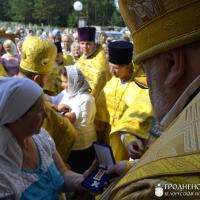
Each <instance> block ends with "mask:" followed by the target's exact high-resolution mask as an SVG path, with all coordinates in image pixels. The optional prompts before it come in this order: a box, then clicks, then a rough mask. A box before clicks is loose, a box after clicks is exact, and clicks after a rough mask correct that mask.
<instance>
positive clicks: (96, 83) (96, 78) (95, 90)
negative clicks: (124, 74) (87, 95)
mask: <svg viewBox="0 0 200 200" xmlns="http://www.w3.org/2000/svg"><path fill="white" fill-rule="evenodd" d="M75 64H76V65H77V66H78V67H79V68H80V70H81V71H82V72H83V74H84V76H85V77H86V79H87V81H88V82H89V84H90V87H91V89H92V92H91V94H92V95H93V96H94V97H95V99H96V98H97V97H98V95H99V93H100V91H101V90H102V88H103V87H104V85H105V84H106V82H107V81H108V80H109V79H110V77H111V73H110V70H109V65H108V60H107V58H106V55H105V52H104V50H103V48H102V47H101V46H97V51H96V52H95V54H94V55H92V56H91V57H89V58H85V57H84V56H83V55H82V56H81V57H80V58H79V59H78V61H77V62H76V63H75Z"/></svg>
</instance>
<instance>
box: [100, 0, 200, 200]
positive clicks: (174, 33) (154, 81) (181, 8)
mask: <svg viewBox="0 0 200 200" xmlns="http://www.w3.org/2000/svg"><path fill="white" fill-rule="evenodd" d="M119 7H120V12H121V14H122V16H123V18H124V20H125V22H126V23H127V26H128V27H129V29H130V31H131V33H132V36H133V40H134V44H135V52H136V55H135V56H134V62H135V63H136V64H140V65H142V66H143V68H144V69H145V72H146V74H147V78H148V85H149V87H150V95H151V100H152V104H153V109H154V113H155V116H156V118H157V119H158V120H159V122H160V124H161V126H162V127H163V129H164V131H163V133H161V136H160V137H159V138H158V139H157V140H156V141H155V142H154V143H153V144H152V145H151V146H150V148H149V149H148V150H147V151H146V152H145V154H144V155H143V156H142V157H141V159H140V161H139V162H137V163H135V164H133V166H132V167H131V168H130V169H129V170H128V171H127V172H126V173H125V175H124V176H123V178H122V179H121V180H120V181H119V182H118V184H117V185H116V186H115V187H114V189H111V193H110V195H108V193H107V198H104V197H105V196H104V195H105V194H106V193H104V195H103V196H104V197H103V196H102V199H110V200H119V199H120V200H139V199H144V200H152V199H158V195H159V196H160V199H164V200H165V199H176V200H182V199H184V200H188V199H193V200H199V199H200V196H199V183H200V165H199V163H200V140H199V139H200V67H199V63H200V57H199V52H200V20H199V16H200V1H196V0H181V1H173V0H169V1H166V0H160V1H154V0H145V1H137V0H133V1H127V0H119ZM167 185H168V186H169V185H171V186H172V185H173V186H176V187H177V186H179V187H177V188H176V187H175V188H174V189H172V188H171V189H169V190H166V186H167ZM186 185H189V186H190V187H186ZM191 186H192V187H191ZM158 187H161V188H163V190H162V193H159V194H158V193H157V192H156V191H157V190H156V188H158ZM180 187H182V188H183V189H182V190H181V189H180ZM178 188H179V189H178ZM107 192H108V191H107ZM166 192H168V193H166ZM170 192H172V193H170ZM195 192H196V193H195Z"/></svg>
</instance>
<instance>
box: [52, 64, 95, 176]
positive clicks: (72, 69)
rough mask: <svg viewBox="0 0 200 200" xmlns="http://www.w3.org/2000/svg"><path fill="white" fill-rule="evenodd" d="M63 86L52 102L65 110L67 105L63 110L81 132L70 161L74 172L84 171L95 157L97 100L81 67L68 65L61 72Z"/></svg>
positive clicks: (60, 109) (68, 161) (59, 108)
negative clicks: (91, 92)
mask: <svg viewBox="0 0 200 200" xmlns="http://www.w3.org/2000/svg"><path fill="white" fill-rule="evenodd" d="M61 82H62V83H61V85H62V87H63V88H64V90H63V91H62V92H61V93H60V94H58V95H57V96H55V97H52V99H51V100H52V102H53V103H54V104H56V105H58V107H57V108H58V111H62V110H63V109H62V108H63V105H66V106H68V109H69V110H68V112H66V110H63V111H64V115H65V116H67V117H68V118H69V119H70V120H71V122H73V123H74V126H75V128H76V129H77V132H78V138H77V140H76V142H75V144H74V146H73V148H72V152H71V154H70V156H69V159H68V160H67V163H69V164H70V166H71V169H72V170H73V171H75V172H79V173H82V172H84V171H85V170H86V169H87V168H88V167H89V166H90V165H91V163H92V161H93V160H94V157H95V153H94V149H93V146H92V144H93V142H94V141H96V139H97V136H96V131H95V126H94V118H95V114H96V105H95V99H94V97H93V96H92V95H91V94H90V91H91V89H90V86H89V84H88V82H87V81H86V79H85V77H84V75H83V73H82V72H81V71H80V69H79V68H78V67H76V66H74V65H71V66H67V67H65V68H64V69H63V70H62V71H61Z"/></svg>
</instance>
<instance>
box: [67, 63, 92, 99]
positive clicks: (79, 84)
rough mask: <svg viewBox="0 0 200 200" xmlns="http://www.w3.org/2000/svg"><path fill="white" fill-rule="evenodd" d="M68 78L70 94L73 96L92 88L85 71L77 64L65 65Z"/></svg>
mask: <svg viewBox="0 0 200 200" xmlns="http://www.w3.org/2000/svg"><path fill="white" fill-rule="evenodd" d="M65 69H66V71H67V79H68V90H67V92H68V94H69V96H70V97H73V96H75V95H77V94H81V93H84V92H86V91H87V90H89V89H90V86H89V84H88V82H87V81H86V79H85V77H84V75H83V73H82V72H81V71H80V69H79V68H78V67H76V66H75V65H70V66H65Z"/></svg>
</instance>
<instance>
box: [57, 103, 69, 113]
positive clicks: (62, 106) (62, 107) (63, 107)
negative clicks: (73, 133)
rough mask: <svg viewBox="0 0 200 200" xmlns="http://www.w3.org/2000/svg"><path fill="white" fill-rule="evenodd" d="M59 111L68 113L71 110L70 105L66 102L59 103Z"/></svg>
mask: <svg viewBox="0 0 200 200" xmlns="http://www.w3.org/2000/svg"><path fill="white" fill-rule="evenodd" d="M57 111H58V112H63V113H66V112H70V111H71V108H70V107H69V106H68V105H65V104H58V105H57Z"/></svg>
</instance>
